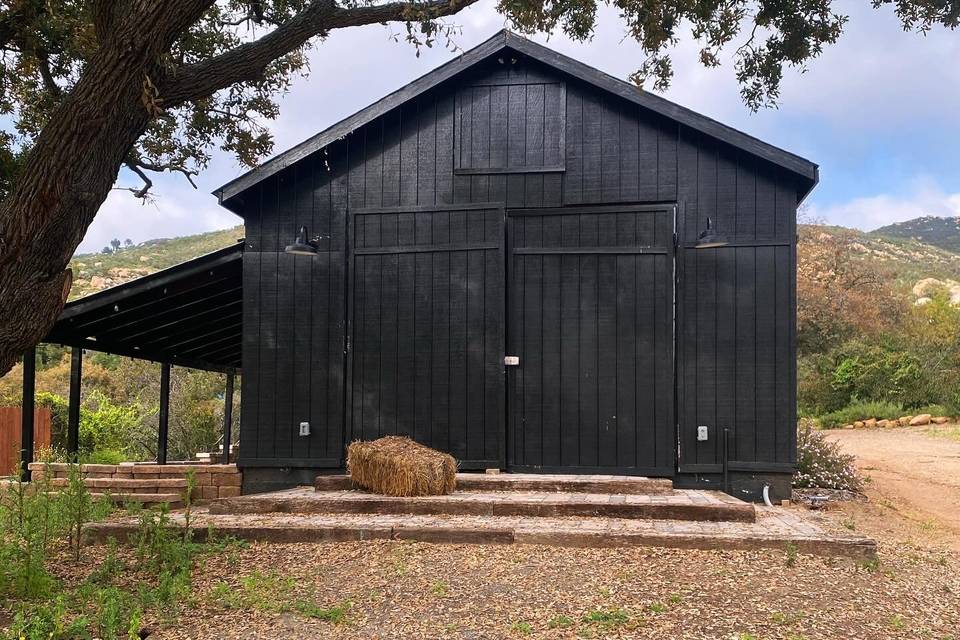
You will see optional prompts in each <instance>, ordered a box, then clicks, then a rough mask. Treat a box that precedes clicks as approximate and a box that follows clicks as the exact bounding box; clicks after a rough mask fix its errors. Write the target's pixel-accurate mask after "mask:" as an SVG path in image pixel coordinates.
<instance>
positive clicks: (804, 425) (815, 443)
mask: <svg viewBox="0 0 960 640" xmlns="http://www.w3.org/2000/svg"><path fill="white" fill-rule="evenodd" d="M854 460H855V458H854V456H852V455H849V454H846V453H843V451H841V450H840V445H838V444H837V443H835V442H827V440H826V438H824V435H823V434H822V433H820V432H819V431H817V430H816V429H814V424H813V421H812V420H801V421H800V424H799V425H798V427H797V472H796V474H795V475H794V476H793V486H795V487H799V488H818V489H842V490H845V491H860V490H861V489H862V488H863V480H862V479H861V478H860V474H859V473H858V472H857V468H856V466H855V465H854Z"/></svg>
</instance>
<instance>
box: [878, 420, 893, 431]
mask: <svg viewBox="0 0 960 640" xmlns="http://www.w3.org/2000/svg"><path fill="white" fill-rule="evenodd" d="M877 426H878V427H881V428H883V429H886V428H887V427H889V426H890V421H889V420H877Z"/></svg>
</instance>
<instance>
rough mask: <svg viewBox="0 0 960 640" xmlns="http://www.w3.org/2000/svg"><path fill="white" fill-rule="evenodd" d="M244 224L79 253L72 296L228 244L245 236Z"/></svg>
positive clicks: (72, 262)
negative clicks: (191, 234)
mask: <svg viewBox="0 0 960 640" xmlns="http://www.w3.org/2000/svg"><path fill="white" fill-rule="evenodd" d="M243 233H244V232H243V226H239V227H233V228H232V229H224V230H222V231H210V232H208V233H200V234H197V235H194V236H182V237H179V238H159V239H156V240H147V241H146V242H141V243H140V244H136V245H132V246H128V247H124V246H121V247H120V248H119V249H117V250H116V251H113V252H112V253H84V254H78V255H75V256H74V257H73V260H71V261H70V267H71V268H72V269H73V288H72V289H71V290H70V299H71V300H74V299H76V298H80V297H82V296H85V295H88V294H91V293H94V292H96V291H100V290H101V289H107V288H109V287H115V286H116V285H118V284H123V283H124V282H128V281H130V280H134V279H136V278H139V277H141V276H145V275H149V274H151V273H153V272H154V271H159V270H160V269H166V268H167V267H172V266H173V265H175V264H180V263H181V262H186V261H187V260H190V259H191V258H196V257H197V256H201V255H203V254H205V253H210V252H211V251H216V250H217V249H222V248H223V247H228V246H230V245H231V244H233V243H235V242H236V241H237V240H239V239H240V238H242V237H243Z"/></svg>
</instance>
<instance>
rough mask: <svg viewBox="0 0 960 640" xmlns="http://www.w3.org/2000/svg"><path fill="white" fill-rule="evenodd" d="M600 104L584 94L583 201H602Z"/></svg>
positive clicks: (594, 98)
mask: <svg viewBox="0 0 960 640" xmlns="http://www.w3.org/2000/svg"><path fill="white" fill-rule="evenodd" d="M601 109H602V105H601V104H600V102H599V99H598V98H596V97H594V96H590V95H585V96H584V97H583V134H582V135H583V190H582V199H583V202H602V201H603V200H602V198H603V195H602V190H601V177H602V171H603V169H602V166H601V159H602V154H603V146H602V142H601V139H602V136H603V131H602V126H603V124H602V119H601V113H602V112H601Z"/></svg>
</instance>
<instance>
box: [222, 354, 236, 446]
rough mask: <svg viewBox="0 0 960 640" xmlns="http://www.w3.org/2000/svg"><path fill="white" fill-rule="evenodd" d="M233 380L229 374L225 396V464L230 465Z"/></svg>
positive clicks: (232, 376)
mask: <svg viewBox="0 0 960 640" xmlns="http://www.w3.org/2000/svg"><path fill="white" fill-rule="evenodd" d="M233 378H234V374H232V373H228V374H227V389H226V392H225V393H224V394H223V464H230V438H231V434H230V427H231V426H232V423H233Z"/></svg>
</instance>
